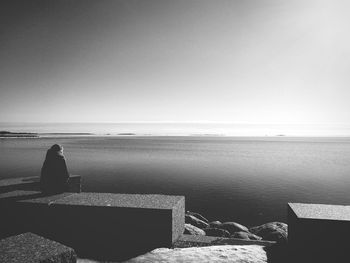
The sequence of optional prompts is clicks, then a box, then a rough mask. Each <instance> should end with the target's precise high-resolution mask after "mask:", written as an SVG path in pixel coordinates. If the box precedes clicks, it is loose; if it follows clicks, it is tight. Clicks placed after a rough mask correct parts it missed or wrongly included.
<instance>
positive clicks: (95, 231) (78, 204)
mask: <svg viewBox="0 0 350 263" xmlns="http://www.w3.org/2000/svg"><path fill="white" fill-rule="evenodd" d="M184 202H185V198H184V197H182V196H166V195H136V194H135V195H129V194H109V193H80V194H73V195H71V196H68V197H65V198H62V199H59V200H57V201H55V202H54V203H53V204H52V205H51V206H50V208H52V209H53V211H54V217H55V218H56V219H57V221H56V227H55V228H54V229H57V232H56V233H54V235H55V237H56V238H57V239H56V240H59V241H61V242H63V243H64V244H67V245H69V246H71V247H73V248H74V249H75V250H76V251H77V253H78V255H79V256H80V255H81V256H83V257H92V258H97V259H101V260H110V259H114V260H123V259H127V258H131V257H134V256H136V255H138V254H142V253H145V252H147V251H150V250H152V249H154V248H157V247H170V246H171V245H172V243H173V242H174V241H175V240H176V239H177V238H178V237H179V236H180V234H179V233H183V231H184V218H185V207H184Z"/></svg>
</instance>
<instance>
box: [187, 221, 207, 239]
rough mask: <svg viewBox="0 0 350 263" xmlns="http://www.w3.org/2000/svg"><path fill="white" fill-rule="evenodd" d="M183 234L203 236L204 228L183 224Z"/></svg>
mask: <svg viewBox="0 0 350 263" xmlns="http://www.w3.org/2000/svg"><path fill="white" fill-rule="evenodd" d="M184 234H189V235H194V236H205V232H204V230H202V229H200V228H198V227H196V226H193V225H191V224H185V232H184Z"/></svg>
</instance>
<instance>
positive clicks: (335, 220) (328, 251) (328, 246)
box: [288, 203, 350, 262]
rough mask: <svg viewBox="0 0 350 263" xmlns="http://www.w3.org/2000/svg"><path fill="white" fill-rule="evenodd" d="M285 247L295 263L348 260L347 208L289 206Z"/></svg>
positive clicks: (349, 224) (349, 212)
mask: <svg viewBox="0 0 350 263" xmlns="http://www.w3.org/2000/svg"><path fill="white" fill-rule="evenodd" d="M288 235H289V236H288V247H289V253H290V257H291V258H292V260H293V261H294V262H342V261H343V260H344V258H348V250H349V244H348V237H349V235H350V206H344V205H325V204H300V203H289V204H288Z"/></svg>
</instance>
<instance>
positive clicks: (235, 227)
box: [218, 222, 249, 235]
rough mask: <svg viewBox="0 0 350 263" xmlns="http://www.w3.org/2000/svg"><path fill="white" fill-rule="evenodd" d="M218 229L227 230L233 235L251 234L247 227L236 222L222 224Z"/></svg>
mask: <svg viewBox="0 0 350 263" xmlns="http://www.w3.org/2000/svg"><path fill="white" fill-rule="evenodd" d="M218 228H220V229H224V230H227V231H228V232H230V234H231V235H232V234H233V233H235V232H239V231H243V232H249V230H248V228H247V227H245V226H243V225H241V224H238V223H236V222H225V223H222V224H221V225H219V226H218Z"/></svg>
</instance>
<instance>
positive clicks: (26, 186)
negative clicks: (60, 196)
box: [0, 175, 81, 193]
mask: <svg viewBox="0 0 350 263" xmlns="http://www.w3.org/2000/svg"><path fill="white" fill-rule="evenodd" d="M39 181H40V178H39V177H20V178H9V179H3V180H0V193H4V192H10V191H14V190H32V191H40V183H39ZM68 187H69V190H68V192H73V193H80V192H81V176H80V175H71V176H70V177H69V184H68Z"/></svg>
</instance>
